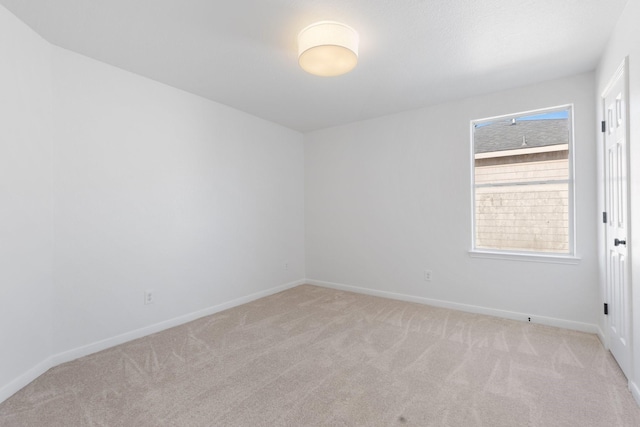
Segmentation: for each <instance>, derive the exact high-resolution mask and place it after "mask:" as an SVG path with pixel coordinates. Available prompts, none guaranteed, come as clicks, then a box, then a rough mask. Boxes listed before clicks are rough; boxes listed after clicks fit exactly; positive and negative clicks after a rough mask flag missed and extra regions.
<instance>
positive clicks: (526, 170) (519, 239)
mask: <svg viewBox="0 0 640 427" xmlns="http://www.w3.org/2000/svg"><path fill="white" fill-rule="evenodd" d="M473 129H474V131H473V149H474V186H475V188H474V199H475V211H474V228H475V230H474V232H475V247H476V248H478V249H492V250H502V251H518V252H520V251H531V252H542V253H563V254H568V253H571V251H572V248H571V243H570V242H571V235H570V229H571V224H570V213H571V207H570V200H571V196H570V191H569V190H570V187H569V186H570V184H571V172H570V164H569V158H570V156H569V150H570V146H571V110H570V109H569V108H566V109H561V110H550V111H547V112H543V113H540V112H537V113H535V114H523V115H519V116H510V117H507V118H501V119H498V120H491V121H477V122H475V123H474V125H473Z"/></svg>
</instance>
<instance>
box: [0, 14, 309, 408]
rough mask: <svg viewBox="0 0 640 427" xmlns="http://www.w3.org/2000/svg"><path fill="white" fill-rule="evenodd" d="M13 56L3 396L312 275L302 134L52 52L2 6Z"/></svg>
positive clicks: (0, 308) (2, 290)
mask: <svg viewBox="0 0 640 427" xmlns="http://www.w3.org/2000/svg"><path fill="white" fill-rule="evenodd" d="M0 56H1V57H2V66H1V67H0V93H2V96H1V97H0V113H2V118H3V120H2V124H1V126H0V138H1V139H0V188H1V189H2V193H1V194H2V198H1V199H0V202H1V205H0V215H1V219H2V223H0V263H1V264H0V347H1V348H2V350H1V351H0V401H2V400H4V399H5V398H7V397H8V396H10V395H11V394H12V393H14V392H15V391H17V390H18V389H19V388H21V387H22V386H24V385H26V384H27V383H28V382H29V381H31V380H33V379H34V378H35V377H37V376H38V375H39V374H41V373H42V372H44V371H45V370H46V369H48V368H49V367H51V366H53V365H55V364H58V363H60V362H64V361H66V360H70V359H73V358H75V357H78V356H82V355H84V354H88V353H90V352H93V351H97V350H100V349H102V348H106V347H109V346H111V345H115V344H118V343H120V342H123V341H126V340H129V339H132V338H136V337H138V336H142V335H145V334H148V333H150V332H154V331H157V330H160V329H163V328H166V327H168V326H172V325H175V324H178V323H182V322H184V321H187V320H190V319H192V318H195V317H198V316H202V315H206V314H208V313H211V312H215V311H218V310H220V309H223V308H227V307H230V306H233V305H236V304H239V303H242V302H246V301H248V300H250V299H253V298H256V297H259V296H262V295H265V294H268V293H272V292H275V291H277V290H279V289H284V288H286V287H289V286H293V285H296V284H299V283H301V282H302V281H303V279H304V277H305V270H304V203H303V201H304V183H303V179H304V173H303V168H304V157H303V156H304V155H303V152H304V145H303V135H302V134H300V133H299V132H295V131H292V130H289V129H286V128H283V127H281V126H279V125H275V124H273V123H270V122H267V121H264V120H262V119H258V118H255V117H253V116H250V115H248V114H245V113H242V112H239V111H237V110H234V109H231V108H228V107H226V106H222V105H220V104H217V103H214V102H211V101H207V100H204V99H202V98H199V97H197V96H194V95H191V94H188V93H185V92H182V91H180V90H177V89H174V88H171V87H168V86H165V85H162V84H159V83H156V82H153V81H151V80H148V79H145V78H142V77H139V76H136V75H133V74H131V73H128V72H124V71H122V70H119V69H117V68H114V67H111V66H108V65H106V64H103V63H99V62H97V61H94V60H91V59H88V58H86V57H83V56H80V55H77V54H75V53H71V52H69V51H65V50H63V49H60V48H57V47H54V46H51V45H49V44H48V43H46V42H45V41H43V40H42V39H41V38H40V37H39V36H38V35H36V34H35V33H34V32H33V31H31V30H30V29H29V28H28V27H27V26H25V25H24V24H23V23H21V22H20V21H19V20H17V19H16V18H15V17H14V16H13V15H11V14H10V13H9V12H8V11H7V10H6V9H4V8H3V7H1V6H0ZM285 263H286V264H288V268H286V269H285ZM145 289H153V290H154V291H155V298H156V300H155V303H154V304H152V305H144V304H143V292H144V290H145Z"/></svg>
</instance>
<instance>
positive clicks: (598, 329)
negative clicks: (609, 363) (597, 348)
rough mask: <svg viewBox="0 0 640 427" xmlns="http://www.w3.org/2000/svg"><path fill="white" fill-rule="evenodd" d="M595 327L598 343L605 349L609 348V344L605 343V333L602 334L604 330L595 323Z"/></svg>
mask: <svg viewBox="0 0 640 427" xmlns="http://www.w3.org/2000/svg"><path fill="white" fill-rule="evenodd" d="M596 328H597V332H596V334H597V335H598V339H599V340H600V343H601V344H602V346H603V347H604V348H605V349H607V350H609V344H608V343H607V337H606V335H605V334H604V332H603V331H602V329H601V328H600V325H596Z"/></svg>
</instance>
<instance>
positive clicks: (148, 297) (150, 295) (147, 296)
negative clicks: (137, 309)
mask: <svg viewBox="0 0 640 427" xmlns="http://www.w3.org/2000/svg"><path fill="white" fill-rule="evenodd" d="M154 301H155V293H154V291H153V290H152V289H147V290H146V291H144V304H145V305H148V304H153V302H154Z"/></svg>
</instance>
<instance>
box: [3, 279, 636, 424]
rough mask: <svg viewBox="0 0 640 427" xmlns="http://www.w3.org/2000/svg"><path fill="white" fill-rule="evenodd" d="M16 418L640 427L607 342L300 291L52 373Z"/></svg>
mask: <svg viewBox="0 0 640 427" xmlns="http://www.w3.org/2000/svg"><path fill="white" fill-rule="evenodd" d="M0 425H2V426H4V427H9V426H48V427H49V426H65V427H70V426H492V427H493V426H510V427H512V426H581V427H582V426H640V408H638V406H637V405H636V404H635V402H634V400H633V398H632V396H631V394H630V392H629V391H628V390H627V387H626V380H625V378H624V376H623V375H622V373H621V371H620V370H619V368H618V367H617V365H616V363H615V361H614V360H613V358H612V357H611V355H610V354H609V353H608V352H607V351H605V350H604V349H603V347H602V346H601V344H600V342H599V341H598V339H597V337H596V336H594V335H590V334H584V333H579V332H572V331H568V330H563V329H557V328H551V327H545V326H540V325H533V324H528V323H523V322H516V321H510V320H504V319H499V318H494V317H488V316H482V315H474V314H468V313H462V312H457V311H452V310H446V309H440V308H434V307H429V306H424V305H419V304H412V303H406V302H400V301H394V300H387V299H383V298H376V297H370V296H364V295H358V294H354V293H349V292H340V291H335V290H331V289H324V288H319V287H314V286H308V285H304V286H299V287H297V288H294V289H291V290H288V291H285V292H281V293H279V294H276V295H273V296H270V297H267V298H263V299H260V300H257V301H254V302H252V303H249V304H246V305H243V306H240V307H236V308H233V309H230V310H227V311H224V312H221V313H218V314H215V315H213V316H209V317H205V318H202V319H199V320H196V321H194V322H191V323H188V324H185V325H182V326H179V327H176V328H173V329H170V330H167V331H164V332H161V333H157V334H154V335H150V336H148V337H145V338H142V339H139V340H136V341H132V342H129V343H126V344H123V345H120V346H117V347H114V348H111V349H108V350H105V351H102V352H100V353H96V354H93V355H91V356H87V357H84V358H82V359H78V360H76V361H73V362H70V363H66V364H64V365H60V366H58V367H56V368H53V369H51V370H49V371H48V372H47V373H45V374H44V375H42V376H41V377H40V378H38V379H37V380H36V381H34V382H33V383H31V384H29V385H28V386H27V387H25V388H24V389H23V390H21V391H20V392H18V393H17V394H15V395H14V396H12V397H11V398H10V399H9V400H7V401H5V402H4V403H2V404H0Z"/></svg>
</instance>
